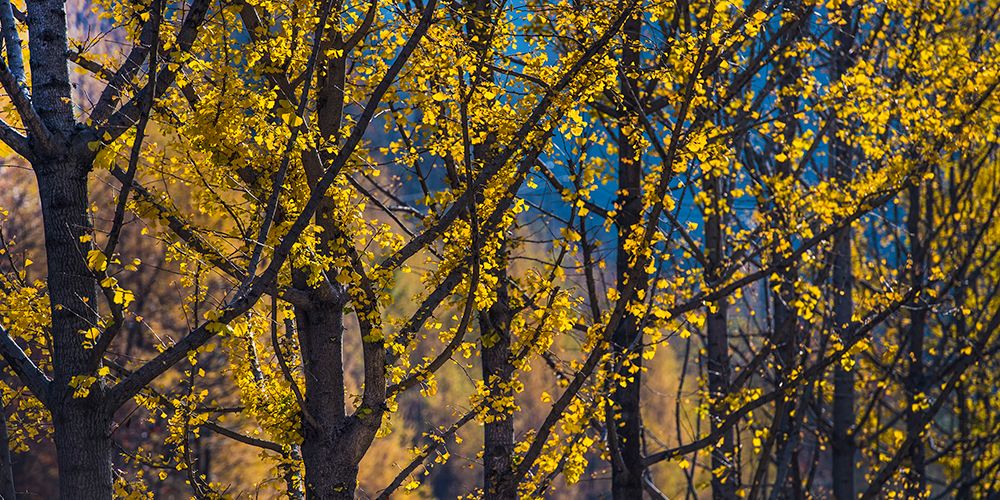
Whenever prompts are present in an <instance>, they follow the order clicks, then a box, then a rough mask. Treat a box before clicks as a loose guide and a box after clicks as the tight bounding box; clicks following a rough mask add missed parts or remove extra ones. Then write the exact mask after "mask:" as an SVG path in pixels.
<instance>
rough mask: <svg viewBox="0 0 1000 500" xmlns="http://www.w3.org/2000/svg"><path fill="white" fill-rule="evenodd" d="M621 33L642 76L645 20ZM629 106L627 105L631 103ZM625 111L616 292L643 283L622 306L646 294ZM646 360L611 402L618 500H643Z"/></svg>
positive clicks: (635, 160) (631, 120)
mask: <svg viewBox="0 0 1000 500" xmlns="http://www.w3.org/2000/svg"><path fill="white" fill-rule="evenodd" d="M622 31H623V32H624V35H625V46H624V47H623V49H622V66H624V67H625V71H626V72H630V71H637V70H638V66H639V57H640V56H639V50H638V48H639V47H638V44H639V36H640V32H641V31H642V15H641V13H638V12H637V13H636V15H634V16H633V17H630V18H629V19H628V20H626V21H625V24H624V26H623V27H622ZM631 76H634V75H629V76H627V77H626V78H627V80H623V81H622V82H621V87H622V88H621V92H622V95H624V96H631V94H632V93H633V92H634V90H633V89H638V88H639V86H638V85H637V84H636V81H635V80H634V79H633V78H631ZM626 99H627V101H626V102H628V101H630V100H631V99H628V97H626ZM623 111H625V113H624V116H625V118H624V120H623V123H622V125H621V126H620V127H619V134H618V135H619V143H620V144H619V151H620V154H619V157H618V200H617V203H616V205H617V206H618V208H617V213H618V215H617V217H616V221H615V222H616V224H617V226H618V248H617V252H616V253H617V259H616V271H617V275H618V285H617V288H618V289H619V290H622V289H624V288H625V283H626V282H628V281H629V280H638V281H639V285H638V286H636V287H635V290H636V291H635V292H634V293H632V294H631V295H630V296H629V297H622V298H621V299H620V300H628V301H629V302H630V303H631V302H634V301H638V300H640V299H639V293H638V291H639V290H644V289H645V288H646V286H645V284H646V280H647V276H646V273H645V272H644V271H643V270H641V269H638V268H636V266H634V265H633V262H634V261H633V259H630V254H629V252H628V251H627V250H626V242H627V241H628V240H630V239H631V240H635V238H636V236H635V234H634V231H633V229H632V226H633V225H635V224H638V223H639V222H640V220H641V215H642V201H641V198H640V194H641V190H642V160H641V158H640V157H639V156H638V153H637V151H636V150H635V148H634V147H633V146H632V144H631V143H630V142H629V139H628V137H629V135H633V134H634V133H635V132H633V130H641V125H639V122H638V119H636V118H635V114H636V113H641V112H642V111H641V110H639V109H635V107H634V105H632V106H625V107H624V109H623ZM639 321H640V318H638V317H636V316H634V315H632V314H629V313H626V314H625V316H624V317H623V318H622V320H621V322H619V323H618V328H616V329H615V331H614V334H613V335H612V337H611V343H612V345H613V347H614V349H615V350H616V351H617V352H618V353H619V354H620V355H622V354H625V353H627V352H628V350H629V347H630V346H632V345H633V343H634V342H635V340H636V338H637V337H638V335H639V331H640V328H639ZM641 365H642V356H634V357H632V358H631V359H630V360H629V362H628V363H627V364H623V365H622V369H621V371H620V373H619V375H621V376H623V377H625V386H624V387H622V386H621V385H620V384H615V386H616V387H615V392H614V393H613V394H612V396H611V400H612V401H613V402H614V404H615V412H614V415H615V418H614V419H613V420H612V421H609V422H608V423H607V425H614V426H615V431H616V434H617V437H618V443H617V449H618V452H619V453H620V454H621V464H622V465H624V470H622V469H621V468H620V467H619V466H618V465H615V464H616V463H617V460H616V459H615V458H614V457H612V467H611V470H612V473H611V492H612V497H613V498H614V499H615V500H627V499H640V498H642V472H643V470H644V467H643V466H642V446H641V443H642V415H641V409H640V393H639V390H640V388H641V387H642V378H641V374H642V371H641Z"/></svg>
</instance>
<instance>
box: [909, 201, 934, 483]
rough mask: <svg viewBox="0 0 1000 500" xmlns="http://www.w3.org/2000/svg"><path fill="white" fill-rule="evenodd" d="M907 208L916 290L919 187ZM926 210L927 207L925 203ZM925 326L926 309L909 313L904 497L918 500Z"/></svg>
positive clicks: (920, 274)
mask: <svg viewBox="0 0 1000 500" xmlns="http://www.w3.org/2000/svg"><path fill="white" fill-rule="evenodd" d="M909 195H910V196H909V198H910V207H909V213H908V214H907V218H906V231H907V232H908V233H909V237H910V265H911V266H912V267H911V269H910V272H911V274H910V279H911V286H913V287H919V286H921V285H922V283H923V281H924V258H925V255H926V252H925V250H926V242H924V241H922V240H921V235H920V221H921V218H922V215H923V214H922V213H921V211H920V209H921V206H922V203H921V202H920V185H919V184H914V185H913V186H910V189H909ZM928 210H930V204H929V203H928ZM926 326H927V309H926V308H925V307H921V306H920V305H918V306H917V307H915V308H914V309H912V310H911V312H910V329H909V332H908V336H909V339H908V343H909V345H910V352H909V359H910V363H909V372H908V373H907V376H906V395H907V402H906V403H907V404H906V432H907V436H908V437H909V438H910V439H912V442H913V445H912V446H911V447H910V450H909V457H908V458H909V461H910V465H909V472H908V473H907V474H906V490H905V491H906V498H921V497H922V496H923V494H924V492H925V491H926V489H927V476H926V474H925V473H924V441H923V438H922V436H923V433H924V423H923V420H924V412H923V411H922V410H921V409H920V405H921V404H922V403H924V402H925V401H926V400H925V397H924V395H923V392H924V330H925V329H926Z"/></svg>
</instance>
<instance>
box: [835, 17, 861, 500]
mask: <svg viewBox="0 0 1000 500" xmlns="http://www.w3.org/2000/svg"><path fill="white" fill-rule="evenodd" d="M842 14H843V15H844V16H845V17H844V19H845V20H847V23H846V25H845V26H850V25H851V21H850V19H851V10H850V9H847V8H845V9H843V11H842ZM834 40H835V44H836V47H835V51H834V61H833V63H834V65H833V67H834V75H833V78H834V79H839V78H840V77H842V76H843V75H844V73H846V72H847V70H848V68H849V67H850V64H851V61H850V56H849V54H850V50H851V47H853V45H854V35H853V34H852V33H850V32H848V31H838V32H837V33H836V34H835V35H834ZM841 125H842V124H840V123H836V124H835V125H834V126H833V127H832V129H831V130H832V137H833V141H832V149H833V158H832V165H831V167H832V170H833V171H832V172H831V174H832V175H831V177H833V178H835V179H837V180H838V181H839V182H847V181H849V180H850V179H851V178H852V177H853V172H852V170H851V155H852V153H851V151H850V149H849V147H848V146H847V145H846V144H844V142H843V141H842V140H840V139H838V138H837V133H836V131H837V129H838V128H839V127H840V126H841ZM852 238H853V236H852V229H851V226H847V227H845V228H843V229H841V230H840V231H839V232H837V234H836V235H834V238H833V252H834V255H833V283H832V285H833V321H834V328H833V331H834V333H836V334H837V335H838V336H839V337H840V338H841V341H844V340H846V339H847V337H848V336H849V335H850V334H851V332H850V331H849V330H848V329H847V326H848V325H849V324H850V322H851V316H852V314H853V310H854V299H853V297H852V293H853V287H854V270H853V267H852V261H851V240H852ZM854 412H855V410H854V373H853V372H852V371H850V370H846V369H844V367H843V366H842V365H841V364H840V363H837V364H836V365H835V366H834V372H833V435H832V439H831V443H830V447H831V449H832V459H833V464H832V465H833V497H834V498H835V499H836V500H855V499H856V498H857V495H856V494H855V485H854V483H855V478H854V475H855V469H856V467H855V463H854V458H855V454H856V447H855V443H854V435H853V430H852V429H853V427H854V420H855V419H856V418H857V416H856V415H855V413H854Z"/></svg>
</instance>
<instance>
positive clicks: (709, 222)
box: [704, 173, 740, 500]
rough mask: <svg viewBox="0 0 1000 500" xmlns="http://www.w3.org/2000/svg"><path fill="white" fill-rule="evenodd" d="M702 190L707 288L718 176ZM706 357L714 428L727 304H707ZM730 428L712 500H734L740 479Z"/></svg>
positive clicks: (716, 250)
mask: <svg viewBox="0 0 1000 500" xmlns="http://www.w3.org/2000/svg"><path fill="white" fill-rule="evenodd" d="M704 189H705V191H706V192H707V193H709V200H711V201H710V203H711V204H710V205H709V206H707V207H706V210H707V213H706V216H705V257H706V258H707V259H708V264H709V266H708V268H707V269H705V280H706V281H707V282H708V284H709V286H711V285H713V284H714V283H715V282H716V280H718V279H719V273H720V271H721V270H722V265H723V255H724V254H723V252H724V250H725V226H724V225H723V217H722V211H721V210H720V205H721V202H722V200H723V196H722V194H723V186H722V179H721V178H720V177H719V176H718V174H714V173H713V174H710V175H708V176H706V177H705V180H704ZM706 315H707V318H706V320H705V328H706V332H705V333H706V344H707V345H706V349H705V350H706V356H707V358H708V359H707V363H706V367H707V368H708V390H709V392H710V393H711V398H712V401H711V403H710V407H709V416H710V419H711V421H712V423H711V425H712V427H713V429H714V428H716V427H717V426H718V425H719V424H720V423H721V422H722V421H723V419H724V418H725V416H726V414H727V413H728V408H726V406H725V404H724V401H725V398H726V395H727V394H728V393H729V382H730V376H731V374H730V371H731V370H730V366H729V301H728V300H727V299H721V300H718V301H715V302H713V303H711V305H710V306H709V310H708V311H707V312H706ZM734 438H735V436H734V433H733V430H732V429H731V428H730V429H728V430H726V431H725V432H723V433H722V439H721V441H720V444H719V445H718V446H716V447H715V448H714V449H713V450H712V471H714V474H713V476H712V498H713V499H715V500H730V499H734V498H737V497H736V491H737V490H738V489H739V482H740V475H739V470H738V469H737V468H736V459H737V457H736V443H735V441H734Z"/></svg>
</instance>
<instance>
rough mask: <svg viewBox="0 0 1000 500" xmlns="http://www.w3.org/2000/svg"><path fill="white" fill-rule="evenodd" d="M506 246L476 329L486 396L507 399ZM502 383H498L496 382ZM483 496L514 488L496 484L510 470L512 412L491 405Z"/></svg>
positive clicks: (491, 499) (493, 498)
mask: <svg viewBox="0 0 1000 500" xmlns="http://www.w3.org/2000/svg"><path fill="white" fill-rule="evenodd" d="M506 247H507V245H505V244H503V243H501V245H500V250H499V252H498V253H499V254H500V255H497V256H495V257H494V258H495V259H496V262H497V267H496V270H497V273H496V276H497V290H496V293H497V300H496V302H495V303H494V304H493V305H492V306H490V308H489V310H488V311H480V313H479V329H480V330H479V331H480V332H481V333H482V339H483V380H484V381H486V384H487V386H488V387H491V390H490V397H491V398H497V399H507V398H512V397H513V396H514V393H513V391H511V389H510V387H509V386H508V385H507V384H506V383H505V382H508V381H510V379H511V376H512V375H513V373H514V366H513V365H512V364H511V362H510V299H509V297H508V292H507V259H506V258H505V257H506V256H505V255H503V254H504V253H505V252H506ZM498 384H502V385H498ZM483 433H484V437H483V446H484V449H483V467H484V473H483V498H484V499H486V500H513V499H514V498H516V495H514V493H515V492H514V491H509V490H501V489H500V488H498V487H497V486H498V485H500V484H502V483H503V482H505V481H506V480H507V479H508V476H510V475H511V473H513V471H514V469H513V462H512V458H511V457H512V456H513V454H514V415H512V414H510V413H509V412H507V411H503V410H501V411H497V410H495V409H494V408H493V407H492V405H491V406H490V409H489V410H488V411H487V412H486V423H485V425H484V426H483Z"/></svg>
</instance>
